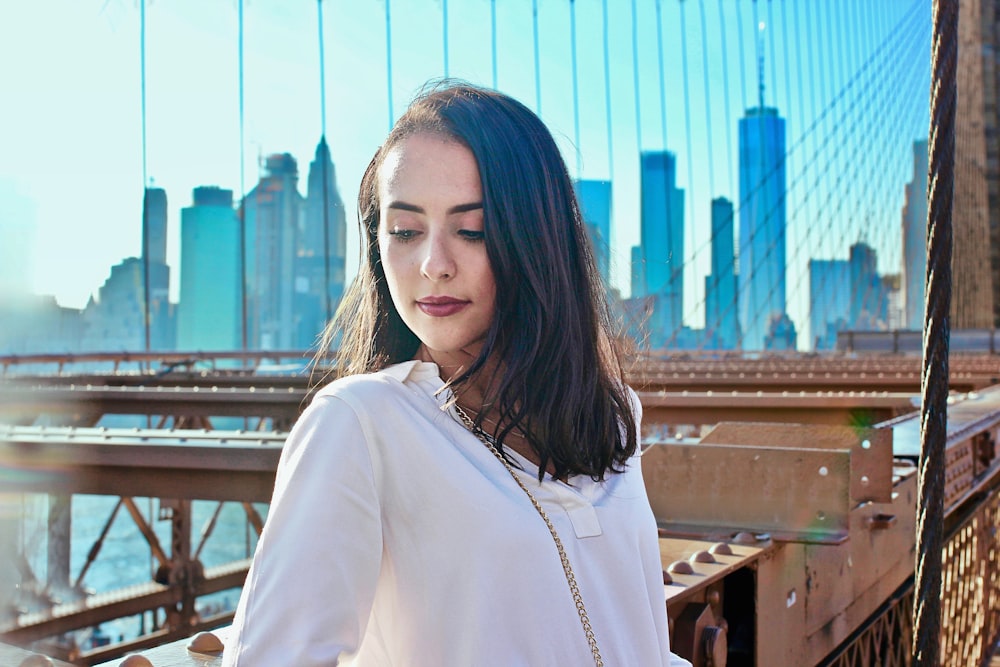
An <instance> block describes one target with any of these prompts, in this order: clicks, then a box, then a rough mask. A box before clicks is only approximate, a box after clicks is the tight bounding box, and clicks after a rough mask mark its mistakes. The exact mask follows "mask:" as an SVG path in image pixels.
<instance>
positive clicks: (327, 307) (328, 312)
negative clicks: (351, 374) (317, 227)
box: [316, 0, 333, 324]
mask: <svg viewBox="0 0 1000 667" xmlns="http://www.w3.org/2000/svg"><path fill="white" fill-rule="evenodd" d="M316 24H317V28H318V31H319V108H320V112H319V121H320V142H321V143H322V144H323V146H324V147H325V148H326V153H325V154H324V155H322V156H320V157H321V160H320V163H321V166H320V174H321V177H322V178H323V188H322V190H321V191H322V193H323V313H324V315H325V318H324V324H326V323H329V322H330V320H331V319H333V299H332V297H331V295H330V256H331V255H332V254H333V253H332V252H331V248H330V183H329V181H330V160H331V156H330V152H329V151H330V146H329V144H328V143H327V141H326V53H325V50H324V48H323V0H316Z"/></svg>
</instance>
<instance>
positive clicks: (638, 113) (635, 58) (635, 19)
mask: <svg viewBox="0 0 1000 667" xmlns="http://www.w3.org/2000/svg"><path fill="white" fill-rule="evenodd" d="M536 2H537V0H536ZM638 11H639V10H638V8H637V7H636V0H632V91H633V97H634V99H635V148H636V154H638V153H641V152H642V104H641V96H640V93H639V90H640V86H639V16H638ZM633 296H634V295H633Z"/></svg>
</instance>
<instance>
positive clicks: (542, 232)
mask: <svg viewBox="0 0 1000 667" xmlns="http://www.w3.org/2000/svg"><path fill="white" fill-rule="evenodd" d="M359 215H360V222H361V231H362V238H363V239H364V240H363V243H365V244H366V245H365V248H366V252H365V253H364V257H363V258H362V266H361V268H360V270H359V275H358V278H357V280H356V281H355V283H354V285H353V286H352V289H351V292H350V294H349V295H348V297H347V298H346V300H345V303H344V304H343V305H342V307H341V309H340V312H339V313H338V318H337V320H338V323H339V324H338V326H337V327H334V328H332V329H330V330H328V332H327V336H326V338H327V341H330V340H332V338H333V336H334V332H342V333H340V334H338V335H340V336H341V339H340V345H339V356H338V368H339V370H340V372H341V375H342V377H341V378H340V379H338V380H336V381H335V382H332V383H331V384H329V385H328V386H326V387H325V388H324V389H322V390H321V391H320V392H318V394H317V395H316V397H315V398H314V400H313V401H312V403H311V405H310V406H309V408H308V409H307V410H306V411H305V413H304V414H303V415H302V417H301V418H300V419H299V421H298V423H297V424H296V425H295V428H294V429H293V430H292V433H291V434H290V435H289V438H288V442H287V444H286V446H285V450H284V452H283V455H282V460H281V464H280V466H279V469H278V473H277V477H276V482H275V492H274V498H273V500H272V503H271V509H270V514H269V516H268V520H267V524H266V527H265V529H264V532H263V534H262V535H261V539H260V542H259V544H258V547H257V552H256V555H255V557H254V563H253V566H252V567H251V570H250V574H249V576H248V580H247V584H246V587H245V588H244V592H243V596H242V598H241V600H240V604H239V607H238V609H237V613H236V618H235V620H234V625H233V628H232V631H231V634H230V638H229V646H228V647H227V650H226V653H225V663H224V664H226V665H236V666H238V667H249V666H256V665H263V666H267V667H273V666H274V665H297V666H300V667H301V666H305V665H336V664H357V665H366V666H368V665H428V666H430V665H434V666H466V665H503V666H507V665H588V664H607V665H621V666H627V667H635V666H645V665H669V664H687V663H685V662H684V661H682V660H679V659H677V658H676V657H675V658H674V660H675V661H676V662H674V663H671V655H670V653H669V650H668V637H667V618H666V611H665V603H664V596H663V584H662V570H661V567H662V566H661V563H660V557H659V550H658V546H657V534H656V526H655V524H654V521H653V517H652V513H651V511H650V509H649V504H648V502H647V499H646V493H645V489H644V487H643V483H642V477H641V472H640V467H639V460H638V458H637V456H638V454H637V441H638V426H637V424H638V421H639V419H638V418H639V411H640V408H639V404H638V401H637V400H636V398H635V395H634V393H632V391H631V390H630V389H628V388H627V387H626V386H625V384H624V380H623V374H622V369H621V363H620V361H619V359H618V358H617V356H616V353H615V351H614V348H613V345H612V338H611V337H610V335H609V333H608V332H609V322H608V311H607V306H606V304H605V303H604V292H603V288H602V286H601V284H600V281H599V279H598V278H597V275H596V271H595V263H594V258H593V255H592V252H591V249H590V246H589V243H588V241H587V236H586V230H585V228H584V226H583V224H582V222H581V219H580V213H579V210H578V209H577V204H576V199H575V197H574V194H573V188H572V184H571V182H570V179H569V177H568V174H567V172H566V167H565V165H564V163H563V161H562V159H561V157H560V154H559V150H558V148H557V146H556V144H555V142H554V141H553V139H552V136H551V134H550V133H549V132H548V130H547V129H546V128H545V126H544V125H543V124H542V123H541V121H540V120H539V119H538V118H537V117H536V116H535V115H534V114H533V113H532V112H531V111H530V110H528V109H527V108H526V107H525V106H523V105H522V104H520V103H519V102H517V101H515V100H513V99H511V98H509V97H507V96H504V95H502V94H499V93H496V92H493V91H489V90H484V89H480V88H475V87H471V86H466V85H442V86H439V87H437V88H436V89H433V90H431V91H430V92H427V93H425V94H423V95H422V96H420V97H418V98H417V99H416V100H415V101H414V102H413V104H412V105H411V106H410V108H409V109H408V110H407V112H406V113H405V114H404V115H403V117H402V118H400V120H399V121H398V122H397V123H396V126H395V127H394V129H393V130H392V132H391V133H390V135H389V137H388V138H387V139H386V141H385V143H384V144H383V145H382V147H381V148H380V149H379V151H378V152H377V153H376V155H375V157H374V159H373V160H372V162H371V164H370V165H369V167H368V169H367V171H366V173H365V175H364V178H363V179H362V184H361V191H360V195H359Z"/></svg>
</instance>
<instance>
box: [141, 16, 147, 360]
mask: <svg viewBox="0 0 1000 667" xmlns="http://www.w3.org/2000/svg"><path fill="white" fill-rule="evenodd" d="M139 82H140V83H139V88H140V95H141V97H142V102H141V114H142V329H143V335H144V340H145V346H144V349H145V350H146V351H147V352H149V350H150V333H149V325H150V312H149V311H150V307H149V306H150V286H149V252H150V239H149V170H148V144H147V143H146V0H139Z"/></svg>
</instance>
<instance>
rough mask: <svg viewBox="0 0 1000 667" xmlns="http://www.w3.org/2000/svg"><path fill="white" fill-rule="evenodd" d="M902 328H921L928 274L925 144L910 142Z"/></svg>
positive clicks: (904, 242)
mask: <svg viewBox="0 0 1000 667" xmlns="http://www.w3.org/2000/svg"><path fill="white" fill-rule="evenodd" d="M902 272H903V276H902V283H903V285H902V290H903V295H902V296H903V326H904V327H905V328H907V329H914V330H920V329H922V328H923V326H924V282H925V280H926V274H927V140H926V139H925V140H923V141H915V142H913V180H912V181H910V182H909V183H907V184H906V200H905V202H904V203H903V266H902Z"/></svg>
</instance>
